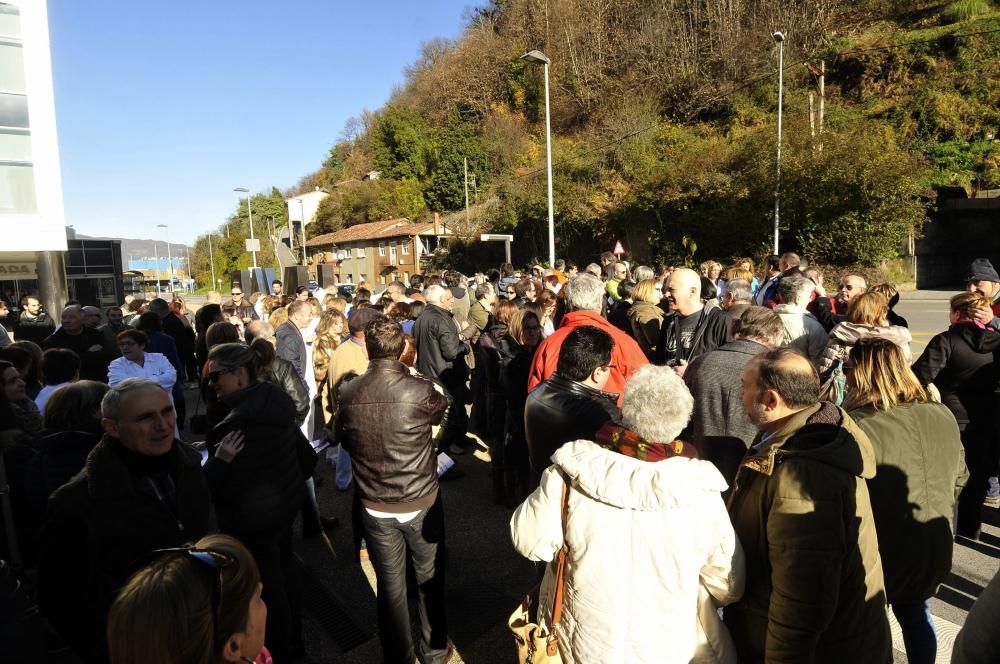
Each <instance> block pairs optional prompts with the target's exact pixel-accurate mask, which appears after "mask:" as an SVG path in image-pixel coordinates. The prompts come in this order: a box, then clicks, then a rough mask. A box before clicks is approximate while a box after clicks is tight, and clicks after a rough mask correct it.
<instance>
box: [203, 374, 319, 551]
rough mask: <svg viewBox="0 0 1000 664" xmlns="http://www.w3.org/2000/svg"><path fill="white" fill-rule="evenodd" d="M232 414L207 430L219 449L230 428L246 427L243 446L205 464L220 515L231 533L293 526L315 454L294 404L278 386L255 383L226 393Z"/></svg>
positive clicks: (222, 527) (222, 525) (213, 446)
mask: <svg viewBox="0 0 1000 664" xmlns="http://www.w3.org/2000/svg"><path fill="white" fill-rule="evenodd" d="M222 401H223V403H225V404H226V405H227V406H229V407H230V411H229V414H227V415H226V416H225V418H223V420H222V421H221V422H219V424H217V425H216V426H215V427H214V428H213V429H212V430H211V431H209V432H208V437H207V442H208V446H209V449H210V450H211V452H212V453H213V454H214V452H215V449H216V447H217V446H218V444H219V441H220V440H221V439H222V437H223V436H225V435H226V434H227V433H229V432H230V431H241V432H243V435H244V437H245V442H244V446H243V450H242V451H241V452H240V453H239V454H238V455H237V456H236V458H234V459H233V460H232V462H230V463H228V464H226V463H224V462H222V461H220V460H219V459H217V458H216V457H215V456H212V457H211V458H210V459H209V461H208V464H206V466H205V472H206V473H207V475H208V478H209V486H210V487H211V489H212V497H213V500H214V502H215V512H216V515H217V516H218V519H219V529H220V530H221V531H222V532H224V533H227V534H230V535H235V536H237V537H239V536H240V535H256V534H260V533H267V532H271V531H276V530H281V529H283V528H286V527H288V526H289V525H290V524H291V522H292V521H293V520H294V518H295V514H296V513H297V512H298V510H299V509H300V508H301V507H302V502H303V500H305V496H306V485H305V480H306V478H308V477H311V476H312V472H313V469H314V468H315V465H316V453H315V452H314V451H313V449H312V447H311V446H310V445H309V442H308V441H307V440H306V439H305V436H303V435H302V432H301V431H300V430H299V428H298V425H296V424H295V404H294V403H293V402H292V398H291V397H290V396H288V395H287V394H285V392H284V390H283V389H282V388H280V387H278V386H277V385H274V384H272V383H268V382H261V383H254V384H253V385H251V386H250V387H247V388H244V389H242V390H240V391H238V392H234V393H232V394H229V395H227V396H224V397H222Z"/></svg>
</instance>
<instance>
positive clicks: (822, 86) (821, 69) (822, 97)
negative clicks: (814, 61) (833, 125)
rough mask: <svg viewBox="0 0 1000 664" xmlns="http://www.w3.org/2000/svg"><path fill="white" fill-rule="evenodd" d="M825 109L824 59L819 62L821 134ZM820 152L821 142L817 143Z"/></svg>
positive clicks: (821, 132) (821, 148) (821, 149)
mask: <svg viewBox="0 0 1000 664" xmlns="http://www.w3.org/2000/svg"><path fill="white" fill-rule="evenodd" d="M825 110H826V60H822V61H821V62H820V63H819V133H820V135H822V134H823V113H824V111H825ZM819 150H820V152H822V151H823V142H822V141H820V144H819Z"/></svg>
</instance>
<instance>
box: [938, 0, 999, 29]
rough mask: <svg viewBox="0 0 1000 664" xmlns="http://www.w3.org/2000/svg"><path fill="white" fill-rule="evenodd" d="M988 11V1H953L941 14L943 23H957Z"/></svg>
mask: <svg viewBox="0 0 1000 664" xmlns="http://www.w3.org/2000/svg"><path fill="white" fill-rule="evenodd" d="M988 11H990V3H989V0H955V2H953V3H951V4H950V5H948V6H947V7H945V8H944V11H943V12H941V20H942V22H943V23H945V24H948V23H958V22H959V21H967V20H969V19H970V18H974V17H976V16H979V15H980V14H985V13H986V12H988Z"/></svg>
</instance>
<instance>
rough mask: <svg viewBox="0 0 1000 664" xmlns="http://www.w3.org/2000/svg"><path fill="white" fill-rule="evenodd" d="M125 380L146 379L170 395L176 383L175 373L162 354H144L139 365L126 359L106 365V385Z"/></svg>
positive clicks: (172, 366) (118, 359)
mask: <svg viewBox="0 0 1000 664" xmlns="http://www.w3.org/2000/svg"><path fill="white" fill-rule="evenodd" d="M126 378H148V379H150V380H153V381H156V382H157V383H159V384H160V387H162V388H163V389H164V390H166V391H167V394H170V393H171V390H173V389H174V383H176V382H177V371H176V370H175V369H174V365H172V364H170V360H168V359H167V357H166V356H165V355H163V354H162V353H146V354H145V357H144V358H143V363H142V364H141V365H140V364H138V363H136V362H133V361H132V360H130V359H128V358H127V357H119V358H117V359H116V360H113V361H112V362H111V364H109V365H108V384H109V385H112V386H114V385H117V384H118V383H120V382H122V381H123V380H125V379H126ZM171 399H172V397H171Z"/></svg>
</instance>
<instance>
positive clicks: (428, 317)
mask: <svg viewBox="0 0 1000 664" xmlns="http://www.w3.org/2000/svg"><path fill="white" fill-rule="evenodd" d="M413 340H414V342H415V343H416V345H417V371H419V372H420V373H421V374H423V375H424V376H427V377H428V378H432V379H434V380H439V381H441V384H442V385H444V386H445V389H447V390H448V391H449V392H453V391H463V390H464V389H465V382H466V381H467V380H468V379H469V369H468V366H467V365H466V363H465V358H464V357H463V356H464V355H465V354H466V353H468V352H469V350H470V346H469V345H468V344H466V343H464V342H463V341H462V339H461V338H460V337H459V336H458V328H457V327H456V325H455V319H454V317H453V316H452V315H451V312H450V311H447V310H445V309H442V308H441V307H439V306H437V305H436V304H428V305H427V306H426V307H424V312H423V313H422V314H420V316H419V317H418V318H417V322H416V323H414V325H413Z"/></svg>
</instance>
